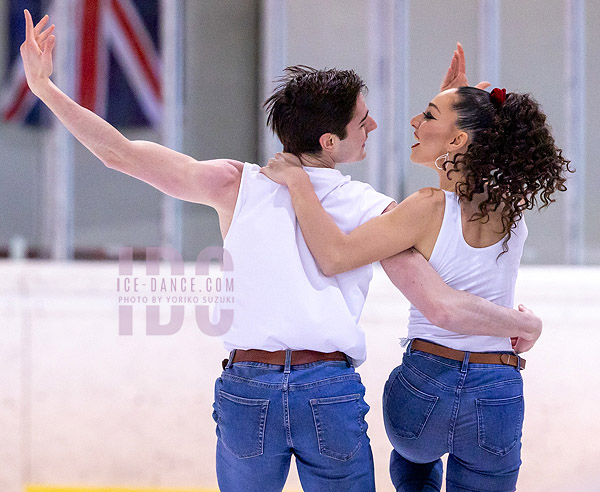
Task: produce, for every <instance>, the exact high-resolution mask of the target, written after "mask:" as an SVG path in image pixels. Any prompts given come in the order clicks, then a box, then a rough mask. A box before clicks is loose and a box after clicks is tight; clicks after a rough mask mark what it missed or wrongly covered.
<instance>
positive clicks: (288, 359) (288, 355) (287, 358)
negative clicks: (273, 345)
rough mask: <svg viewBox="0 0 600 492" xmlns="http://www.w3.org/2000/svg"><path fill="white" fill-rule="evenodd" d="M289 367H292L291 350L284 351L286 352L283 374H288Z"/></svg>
mask: <svg viewBox="0 0 600 492" xmlns="http://www.w3.org/2000/svg"><path fill="white" fill-rule="evenodd" d="M291 365H292V350H291V349H286V351H285V367H284V368H283V372H284V374H289V373H290V366H291Z"/></svg>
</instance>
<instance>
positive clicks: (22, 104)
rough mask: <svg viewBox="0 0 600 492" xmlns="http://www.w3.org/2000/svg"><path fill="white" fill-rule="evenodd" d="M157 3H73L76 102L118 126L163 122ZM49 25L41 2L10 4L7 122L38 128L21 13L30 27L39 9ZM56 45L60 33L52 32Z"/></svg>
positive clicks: (2, 107) (1, 107) (2, 104)
mask: <svg viewBox="0 0 600 492" xmlns="http://www.w3.org/2000/svg"><path fill="white" fill-rule="evenodd" d="M158 1H159V0H76V2H75V5H76V10H75V12H74V16H73V19H74V23H73V25H72V26H71V28H73V29H75V30H76V37H77V42H76V52H75V57H76V62H75V67H76V68H75V80H74V87H75V94H74V98H75V100H76V101H77V102H78V103H79V104H81V105H82V106H84V107H86V108H88V109H90V110H92V111H93V112H95V113H96V114H99V115H100V116H102V117H104V118H106V119H107V120H108V121H109V122H111V123H112V124H114V125H117V126H138V125H148V124H150V125H152V126H155V127H158V125H159V124H160V121H161V117H162V111H163V101H162V95H161V79H160V66H161V64H160V55H159V52H158ZM44 7H45V8H46V9H48V10H47V11H48V12H49V13H50V16H51V19H50V21H51V22H52V5H50V2H43V0H11V5H10V9H9V12H10V32H11V39H10V55H9V62H10V68H9V71H8V77H7V81H6V83H5V86H4V90H3V93H2V100H1V101H0V111H1V112H2V117H3V119H4V120H6V121H17V122H26V123H33V124H35V123H38V122H39V121H40V119H44V118H43V113H42V114H40V104H39V101H38V100H37V98H36V97H35V96H34V95H33V94H32V93H31V92H30V91H29V88H28V87H27V82H26V80H25V73H24V71H23V64H22V61H21V57H20V56H19V46H20V44H21V43H22V42H23V40H24V39H25V21H24V17H23V9H24V8H28V9H29V11H30V12H31V13H32V15H33V17H34V22H35V21H36V20H37V19H40V18H41V16H42V14H43V13H45V12H43V11H42V9H43V8H44ZM57 38H58V41H59V42H60V32H58V33H57Z"/></svg>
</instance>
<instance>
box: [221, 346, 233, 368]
mask: <svg viewBox="0 0 600 492" xmlns="http://www.w3.org/2000/svg"><path fill="white" fill-rule="evenodd" d="M234 357H235V349H233V350H232V351H231V352H229V359H228V360H227V364H225V367H224V368H223V369H229V368H230V367H231V364H233V358H234Z"/></svg>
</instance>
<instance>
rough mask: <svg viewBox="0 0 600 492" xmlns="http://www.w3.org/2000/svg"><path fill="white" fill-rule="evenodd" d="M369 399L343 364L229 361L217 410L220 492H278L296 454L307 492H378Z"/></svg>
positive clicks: (220, 385) (219, 389) (219, 384)
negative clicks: (369, 428)
mask: <svg viewBox="0 0 600 492" xmlns="http://www.w3.org/2000/svg"><path fill="white" fill-rule="evenodd" d="M288 361H289V357H288ZM364 394H365V388H364V386H363V384H362V383H361V380H360V376H359V375H358V374H357V373H356V372H355V371H354V368H353V367H352V366H350V365H349V364H347V363H346V362H343V361H328V362H315V363H311V364H303V365H294V366H291V367H290V365H289V362H288V363H287V364H286V365H285V366H279V365H271V364H263V363H258V362H236V363H235V364H231V357H230V362H229V364H228V365H227V367H226V368H225V370H224V371H223V373H222V374H221V377H220V378H219V379H217V381H216V383H215V403H214V405H213V408H214V412H213V418H214V419H215V422H216V423H217V438H218V440H217V478H218V481H219V488H220V490H221V491H222V492H242V491H243V492H255V491H256V492H271V491H273V492H275V491H277V492H279V491H281V490H282V489H283V486H284V484H285V481H286V478H287V475H288V471H289V467H290V460H291V456H292V454H293V455H294V456H295V457H296V464H297V467H298V475H299V477H300V481H301V483H302V487H303V489H304V490H305V491H307V492H317V491H318V492H326V491H331V492H334V491H340V492H342V491H343V492H352V491H356V492H371V491H374V490H375V478H374V470H373V455H372V452H371V446H370V444H369V438H368V437H367V424H366V422H365V420H364V416H365V414H366V413H367V412H368V410H369V406H368V405H367V404H366V403H365V401H364Z"/></svg>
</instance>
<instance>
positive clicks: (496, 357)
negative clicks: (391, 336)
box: [411, 338, 525, 369]
mask: <svg viewBox="0 0 600 492" xmlns="http://www.w3.org/2000/svg"><path fill="white" fill-rule="evenodd" d="M411 350H419V351H420V352H426V353H428V354H433V355H439V356H440V357H445V358H446V359H452V360H458V361H463V360H464V359H465V354H466V352H462V351H461V350H454V349H451V348H448V347H443V346H442V345H437V344H435V343H431V342H426V341H425V340H421V339H418V338H416V339H414V340H413V341H412V344H411ZM469 362H473V363H474V364H502V365H505V366H513V367H517V364H519V362H520V364H521V367H520V368H521V369H525V359H522V358H521V357H518V356H517V355H515V354H498V353H493V352H471V353H470V354H469Z"/></svg>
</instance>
